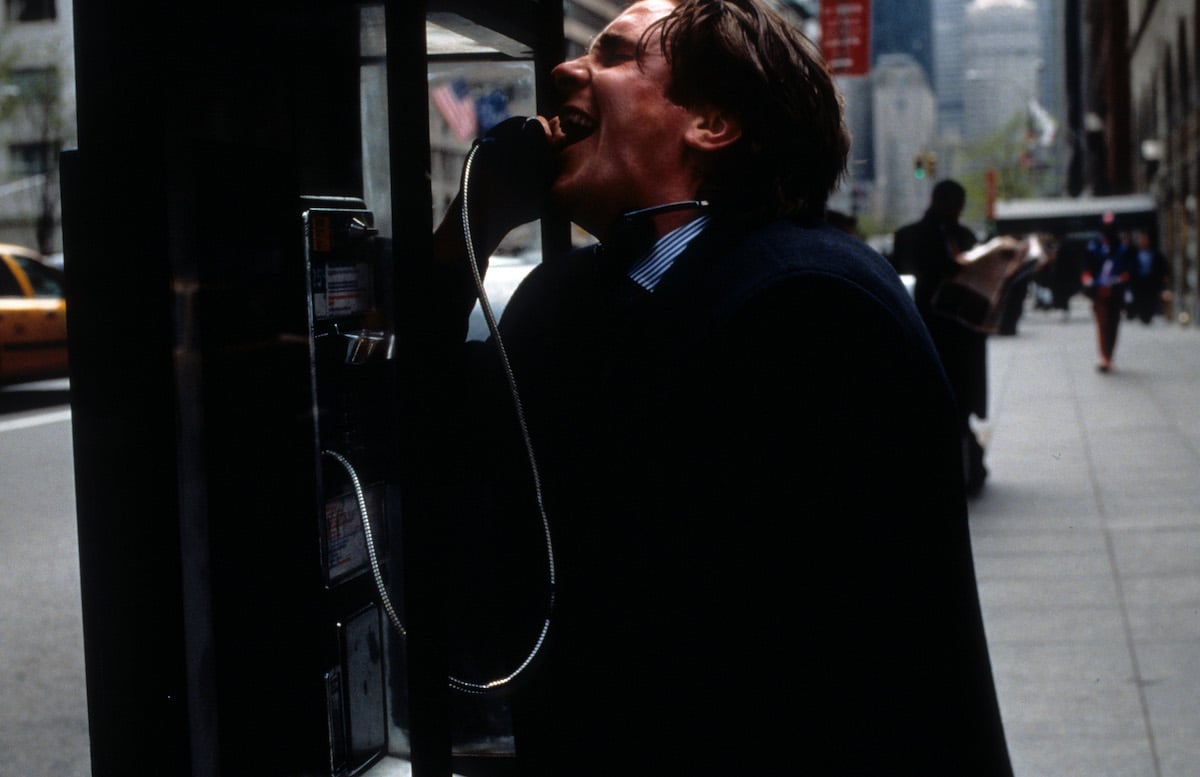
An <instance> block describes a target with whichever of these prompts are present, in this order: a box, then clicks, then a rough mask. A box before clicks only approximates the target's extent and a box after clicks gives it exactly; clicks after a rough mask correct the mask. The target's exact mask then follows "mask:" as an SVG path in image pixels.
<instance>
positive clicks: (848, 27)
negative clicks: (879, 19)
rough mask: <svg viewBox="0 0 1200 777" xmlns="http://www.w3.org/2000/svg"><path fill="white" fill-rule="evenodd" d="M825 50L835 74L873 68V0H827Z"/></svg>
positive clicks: (862, 73)
mask: <svg viewBox="0 0 1200 777" xmlns="http://www.w3.org/2000/svg"><path fill="white" fill-rule="evenodd" d="M821 50H822V51H823V52H824V54H825V61H826V62H827V63H828V64H829V68H830V70H831V71H832V72H833V74H834V75H835V76H865V75H867V74H868V73H869V72H870V70H871V0H823V2H822V3H821Z"/></svg>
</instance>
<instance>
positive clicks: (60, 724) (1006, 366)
mask: <svg viewBox="0 0 1200 777" xmlns="http://www.w3.org/2000/svg"><path fill="white" fill-rule="evenodd" d="M512 271H513V272H518V273H519V272H520V271H521V270H520V269H517V268H513V270H512ZM499 275H500V274H497V279H496V280H497V281H499ZM1075 302H1076V304H1075V306H1074V307H1073V309H1072V312H1071V317H1070V318H1069V320H1066V321H1064V320H1063V319H1062V317H1061V315H1060V314H1059V313H1058V312H1054V313H1043V312H1034V311H1031V312H1028V313H1026V315H1025V317H1024V318H1023V319H1022V321H1021V324H1020V330H1019V334H1018V335H1017V336H1015V337H995V338H992V339H991V341H990V343H989V355H990V363H991V374H990V381H991V391H992V395H991V413H990V416H991V417H990V418H989V419H987V421H986V423H985V424H984V425H983V427H982V429H981V432H982V435H983V436H984V437H985V438H986V440H987V445H988V466H989V468H990V470H991V477H990V478H989V480H988V484H987V487H986V488H985V490H984V492H983V494H982V495H981V496H980V497H979V498H978V499H977V500H975V501H974V502H972V504H971V513H972V517H971V525H972V536H973V542H974V547H975V557H976V566H977V574H978V579H979V590H980V598H981V602H982V605H983V611H984V617H985V622H986V627H987V631H988V641H989V645H990V647H991V653H992V660H993V666H994V670H995V676H996V683H997V690H998V692H999V696H1000V703H1001V709H1002V713H1003V716H1004V720H1005V726H1006V730H1007V732H1008V737H1009V747H1010V750H1011V753H1012V758H1013V763H1014V766H1015V768H1016V774H1017V775H1018V777H1191V775H1193V774H1194V773H1195V764H1196V763H1200V415H1198V414H1197V413H1196V410H1195V409H1196V407H1197V404H1198V400H1200V332H1198V331H1196V330H1195V329H1191V328H1181V327H1179V326H1177V325H1174V324H1170V325H1168V324H1164V323H1162V322H1161V321H1156V322H1155V324H1154V325H1153V326H1150V327H1145V326H1142V325H1141V324H1138V323H1134V324H1131V323H1129V322H1125V323H1124V325H1123V326H1122V330H1121V335H1120V342H1119V344H1118V346H1117V352H1116V371H1115V372H1113V373H1110V374H1107V375H1103V374H1100V373H1098V372H1096V371H1095V369H1094V364H1095V341H1094V330H1093V327H1092V322H1091V317H1090V312H1089V310H1088V309H1087V307H1086V303H1085V301H1084V300H1082V299H1077V300H1076V301H1075ZM29 389H33V390H29ZM64 389H65V384H62V383H58V384H37V385H36V386H31V387H11V388H9V389H4V390H2V391H0V446H3V451H4V454H3V455H4V467H3V470H0V472H2V473H3V475H2V477H3V483H2V484H0V678H2V679H0V777H75V776H80V777H85V776H86V775H88V774H89V769H88V741H87V727H86V712H85V690H84V675H83V659H82V652H81V651H82V635H81V630H80V613H79V577H78V553H77V547H76V535H75V523H74V520H75V519H74V500H73V496H72V473H71V453H70V443H71V438H70V421H69V416H68V413H67V409H68V408H67V405H66V394H65V390H64ZM798 767H799V768H798V772H799V773H805V769H804V765H803V764H799V765H798Z"/></svg>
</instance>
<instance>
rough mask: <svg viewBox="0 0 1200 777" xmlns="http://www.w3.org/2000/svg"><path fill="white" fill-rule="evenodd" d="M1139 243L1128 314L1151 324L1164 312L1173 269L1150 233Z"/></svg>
mask: <svg viewBox="0 0 1200 777" xmlns="http://www.w3.org/2000/svg"><path fill="white" fill-rule="evenodd" d="M1136 240H1137V249H1136V250H1135V252H1134V254H1133V256H1132V258H1131V261H1130V262H1129V294H1130V297H1131V299H1130V302H1129V306H1128V313H1129V317H1130V318H1137V319H1138V320H1139V321H1141V322H1142V323H1143V324H1149V323H1150V322H1151V321H1152V320H1153V319H1154V317H1155V316H1157V315H1158V314H1159V313H1161V312H1162V295H1163V288H1164V286H1165V284H1166V280H1167V276H1169V275H1170V274H1171V270H1170V266H1169V265H1168V264H1167V258H1166V257H1165V256H1163V253H1162V251H1160V250H1158V248H1157V247H1156V246H1155V245H1154V240H1153V238H1152V237H1151V236H1150V233H1149V232H1138V233H1137V238H1136Z"/></svg>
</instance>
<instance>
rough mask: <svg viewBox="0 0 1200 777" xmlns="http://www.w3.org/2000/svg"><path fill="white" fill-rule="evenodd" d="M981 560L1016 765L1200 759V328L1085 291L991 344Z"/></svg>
mask: <svg viewBox="0 0 1200 777" xmlns="http://www.w3.org/2000/svg"><path fill="white" fill-rule="evenodd" d="M988 347H989V361H990V370H991V371H990V376H989V379H990V387H991V401H990V411H991V412H990V418H989V419H988V420H987V422H986V423H985V425H984V428H983V429H982V437H984V438H985V441H986V445H987V451H988V453H987V464H988V467H989V469H990V470H991V476H990V478H989V479H988V483H987V485H986V487H985V489H984V492H983V494H982V495H981V496H980V497H979V498H978V499H976V500H975V501H973V502H972V503H971V529H972V537H973V542H974V548H975V559H976V571H977V574H978V578H979V593H980V599H981V602H982V605H983V613H984V619H985V623H986V627H987V632H988V642H989V644H990V646H991V654H992V663H993V668H994V671H995V677H996V685H997V690H998V692H999V695H1000V705H1001V711H1002V714H1003V717H1004V720H1005V725H1006V730H1007V733H1008V741H1009V749H1010V751H1011V754H1012V759H1013V766H1014V769H1015V770H1016V774H1017V775H1018V777H1075V776H1077V777H1108V776H1111V777H1193V776H1194V775H1197V774H1200V330H1197V329H1196V328H1191V329H1184V328H1181V327H1179V326H1177V325H1175V324H1165V323H1163V322H1162V321H1161V320H1156V322H1155V323H1154V325H1152V326H1150V327H1146V326H1143V325H1142V324H1141V323H1140V322H1129V321H1125V322H1123V323H1122V327H1121V331H1120V337H1119V340H1118V343H1117V348H1116V355H1115V359H1114V362H1115V365H1116V369H1115V371H1114V372H1112V373H1109V374H1101V373H1099V372H1097V371H1096V369H1095V364H1096V345H1095V329H1094V326H1093V324H1092V319H1091V314H1090V309H1089V308H1088V307H1087V306H1086V300H1083V299H1079V300H1077V301H1076V303H1075V306H1074V307H1073V308H1072V311H1071V317H1070V319H1069V320H1067V321H1064V320H1063V319H1062V316H1061V314H1060V313H1058V312H1053V313H1042V312H1037V311H1032V312H1028V313H1026V315H1025V316H1024V318H1023V319H1022V320H1021V324H1020V331H1019V334H1018V335H1016V336H1015V337H993V338H991V339H990V341H989V344H988Z"/></svg>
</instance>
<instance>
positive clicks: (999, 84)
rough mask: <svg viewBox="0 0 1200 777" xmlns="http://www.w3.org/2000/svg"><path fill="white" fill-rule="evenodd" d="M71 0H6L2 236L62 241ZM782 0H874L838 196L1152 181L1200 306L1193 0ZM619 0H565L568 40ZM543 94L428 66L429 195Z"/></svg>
mask: <svg viewBox="0 0 1200 777" xmlns="http://www.w3.org/2000/svg"><path fill="white" fill-rule="evenodd" d="M71 2H72V0H0V3H2V11H0V242H13V243H19V244H24V245H28V246H33V247H37V248H40V249H41V250H42V251H43V252H45V253H53V252H56V251H59V250H60V249H61V237H60V233H59V227H58V218H59V195H58V186H57V157H58V153H59V151H61V150H62V149H63V148H67V147H71V146H72V145H74V144H75V142H76V141H75V137H76V136H75V120H74V65H73V62H74V58H73V35H72V23H73V16H72V6H71ZM774 2H776V4H777V5H778V7H779V8H780V10H781V11H782V12H783V13H784V14H785V16H786V17H787V18H788V19H789V21H790V22H791V23H793V24H795V25H797V26H798V27H800V28H801V29H803V30H804V31H805V32H806V34H808V35H809V37H811V38H813V39H814V40H817V41H818V42H819V41H820V38H821V29H820V25H819V22H818V20H819V17H820V12H821V6H822V3H841V4H846V3H851V2H854V3H859V4H863V3H865V4H866V7H867V8H868V9H869V10H868V13H869V17H870V21H871V35H870V68H869V70H868V71H867V72H866V74H865V75H854V76H839V77H838V81H839V84H840V86H841V87H842V90H843V92H844V94H845V96H846V102H847V121H848V124H849V125H850V129H851V131H852V134H853V136H854V146H853V149H852V153H851V164H850V174H849V176H848V179H847V181H846V183H845V185H844V186H843V189H842V191H841V192H839V193H838V195H837V196H836V197H835V198H834V200H833V201H832V202H831V205H832V206H833V207H836V208H838V209H840V210H844V211H846V212H847V213H852V214H854V215H855V216H857V217H858V218H859V223H860V229H861V230H862V231H863V232H865V233H868V234H869V233H879V234H886V233H890V231H891V230H893V229H894V228H895V227H896V226H897V225H899V224H901V223H904V222H905V221H908V220H911V219H912V218H914V217H916V216H918V215H919V213H920V211H921V210H923V208H924V204H925V202H926V201H927V198H928V191H929V189H930V188H931V187H932V184H933V182H934V181H935V180H936V179H937V178H943V177H955V178H958V179H959V180H961V181H962V182H963V183H964V184H965V185H966V186H967V188H968V192H969V193H970V199H969V203H970V207H971V208H972V209H971V210H969V212H968V220H969V221H970V222H971V223H972V226H974V227H976V228H977V229H978V230H980V231H982V232H986V229H987V210H986V202H987V199H988V197H989V189H988V184H987V182H986V177H987V176H988V175H989V173H990V174H991V175H992V176H993V177H992V180H993V182H994V183H993V188H994V190H995V191H994V195H995V196H996V197H999V198H1001V199H1009V198H1016V197H1030V196H1061V197H1087V196H1098V195H1107V194H1129V193H1150V194H1153V195H1154V196H1155V197H1156V198H1157V201H1158V202H1159V203H1160V205H1161V215H1162V234H1161V236H1160V238H1161V241H1162V245H1163V248H1164V250H1165V252H1166V253H1167V256H1168V258H1169V259H1170V260H1171V262H1172V266H1173V268H1174V269H1175V272H1174V273H1173V280H1172V282H1173V283H1174V284H1175V289H1174V292H1175V295H1174V297H1175V307H1176V308H1177V312H1178V313H1180V314H1182V315H1183V317H1184V318H1185V319H1187V320H1190V319H1192V318H1194V317H1195V315H1196V313H1197V310H1196V305H1197V302H1196V299H1197V292H1196V289H1197V269H1196V266H1197V217H1196V210H1197V204H1196V203H1197V200H1196V196H1197V191H1198V190H1200V115H1198V112H1197V109H1198V107H1200V84H1198V82H1200V56H1197V45H1198V43H1200V0H774ZM623 5H624V3H623V2H622V0H565V1H564V3H563V29H564V33H565V37H566V51H565V53H566V55H567V56H576V55H578V54H579V53H581V52H582V51H584V50H585V49H586V47H587V45H588V42H589V41H590V40H591V39H592V37H593V36H594V35H595V34H596V33H597V32H598V31H599V30H600V29H601V28H602V27H603V25H604V24H605V23H606V22H607V20H608V19H610V18H612V17H613V16H614V15H616V14H617V13H619V12H620V10H621V8H622V7H623ZM368 86H369V85H368ZM364 88H366V87H364ZM535 91H536V90H535V85H534V83H533V80H532V78H531V76H530V74H529V71H528V70H527V69H523V67H522V66H521V65H519V64H512V63H502V62H498V61H480V62H477V63H475V64H474V65H472V66H471V68H470V69H468V70H463V69H461V68H459V69H457V70H452V69H447V70H438V69H437V68H434V69H432V70H431V72H430V100H431V105H430V108H431V110H430V113H431V116H432V117H433V121H432V123H431V128H430V129H431V133H432V134H433V136H434V139H435V143H434V146H435V156H434V159H433V170H432V180H433V186H434V191H435V197H434V205H435V210H436V209H438V208H440V207H444V205H445V203H446V202H448V199H449V197H450V196H452V194H453V192H454V190H455V188H456V187H457V171H458V169H459V167H460V164H461V160H462V155H463V153H464V152H465V150H466V148H467V147H468V145H469V140H470V137H471V133H472V132H474V131H482V130H485V129H486V128H487V127H488V126H490V125H491V123H494V122H495V121H497V120H501V119H502V118H504V117H505V116H507V115H514V114H516V113H527V112H530V111H532V110H534V104H533V100H534V94H535ZM456 110H457V111H459V117H458V118H457V119H456V118H455V111H456ZM467 114H469V115H467ZM930 160H933V164H932V166H931V165H930ZM435 216H436V214H435ZM530 241H532V238H527V239H524V242H530Z"/></svg>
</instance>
